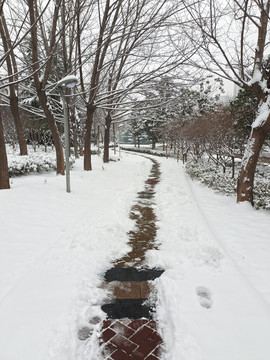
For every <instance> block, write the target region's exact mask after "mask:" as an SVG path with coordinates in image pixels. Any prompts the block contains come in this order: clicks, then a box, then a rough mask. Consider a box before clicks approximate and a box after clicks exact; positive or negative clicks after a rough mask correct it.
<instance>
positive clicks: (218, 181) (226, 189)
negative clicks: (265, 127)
mask: <svg viewBox="0 0 270 360" xmlns="http://www.w3.org/2000/svg"><path fill="white" fill-rule="evenodd" d="M185 168H186V171H187V173H188V174H189V175H190V176H191V178H195V179H197V180H199V181H200V182H201V183H203V184H205V185H206V186H208V187H211V188H212V189H213V190H215V191H217V192H219V193H222V194H226V195H235V194H236V187H237V179H236V178H234V179H232V178H231V177H230V175H229V173H228V174H226V173H225V174H224V173H223V171H222V170H221V168H219V167H217V166H215V165H213V164H211V163H206V162H203V161H200V162H197V163H195V162H191V161H189V162H187V163H186V165H185ZM237 170H238V169H237ZM236 173H237V171H236ZM254 206H255V208H256V209H259V208H263V209H267V210H270V166H269V165H263V164H258V166H257V171H256V177H255V182H254Z"/></svg>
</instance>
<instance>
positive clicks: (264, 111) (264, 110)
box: [252, 96, 270, 129]
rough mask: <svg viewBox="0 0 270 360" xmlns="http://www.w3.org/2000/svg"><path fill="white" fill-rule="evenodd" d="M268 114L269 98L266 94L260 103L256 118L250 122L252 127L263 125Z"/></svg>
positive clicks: (269, 109)
mask: <svg viewBox="0 0 270 360" xmlns="http://www.w3.org/2000/svg"><path fill="white" fill-rule="evenodd" d="M269 114H270V98H269V96H268V97H267V100H266V101H265V102H263V103H262V104H261V105H260V107H259V110H258V114H257V116H256V119H255V120H254V122H253V124H252V128H253V129H254V128H257V127H261V126H263V125H264V124H265V122H266V121H267V118H268V117H269Z"/></svg>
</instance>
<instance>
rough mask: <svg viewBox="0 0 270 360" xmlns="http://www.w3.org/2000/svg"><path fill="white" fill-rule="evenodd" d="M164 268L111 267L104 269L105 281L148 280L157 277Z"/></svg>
mask: <svg viewBox="0 0 270 360" xmlns="http://www.w3.org/2000/svg"><path fill="white" fill-rule="evenodd" d="M163 272H164V270H160V269H136V268H112V269H110V270H108V271H106V273H105V275H104V280H105V281H149V280H154V279H156V278H157V277H159V276H160V275H161V274H162V273H163Z"/></svg>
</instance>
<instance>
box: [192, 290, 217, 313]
mask: <svg viewBox="0 0 270 360" xmlns="http://www.w3.org/2000/svg"><path fill="white" fill-rule="evenodd" d="M196 293H197V296H198V300H199V302H200V304H201V306H202V307H204V308H206V309H211V307H212V305H213V299H212V294H211V291H210V290H209V289H207V288H206V287H204V286H198V287H197V288H196Z"/></svg>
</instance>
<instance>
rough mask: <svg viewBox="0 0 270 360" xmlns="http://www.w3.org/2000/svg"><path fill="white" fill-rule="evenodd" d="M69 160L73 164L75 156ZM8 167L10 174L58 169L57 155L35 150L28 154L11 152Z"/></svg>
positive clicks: (16, 174)
mask: <svg viewBox="0 0 270 360" xmlns="http://www.w3.org/2000/svg"><path fill="white" fill-rule="evenodd" d="M69 162H70V164H71V165H72V164H73V163H74V162H75V158H74V157H71V158H70V160H69ZM8 167H9V174H10V176H18V175H25V174H29V173H32V172H41V171H50V170H56V156H55V153H45V152H36V153H35V152H33V153H30V154H29V155H27V156H19V155H16V154H13V155H11V154H10V155H9V156H8Z"/></svg>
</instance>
